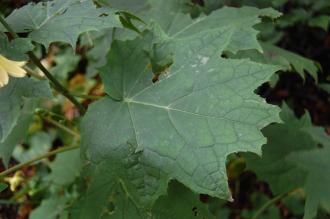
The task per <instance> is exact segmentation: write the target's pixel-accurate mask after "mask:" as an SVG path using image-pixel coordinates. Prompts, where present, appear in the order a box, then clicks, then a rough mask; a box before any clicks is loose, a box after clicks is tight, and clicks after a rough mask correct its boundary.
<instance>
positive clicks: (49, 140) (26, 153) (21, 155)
mask: <svg viewBox="0 0 330 219" xmlns="http://www.w3.org/2000/svg"><path fill="white" fill-rule="evenodd" d="M31 114H32V113H31ZM53 140H54V136H53V135H52V134H51V133H47V132H42V131H40V132H36V133H34V134H33V135H31V136H29V138H28V139H27V140H26V143H27V144H28V145H29V147H28V148H27V147H17V148H15V150H14V153H13V157H14V158H15V159H16V160H17V161H19V162H21V163H23V162H27V161H29V160H31V159H33V158H35V157H37V156H40V155H43V154H45V153H47V152H48V151H49V150H50V149H51V148H52V145H53Z"/></svg>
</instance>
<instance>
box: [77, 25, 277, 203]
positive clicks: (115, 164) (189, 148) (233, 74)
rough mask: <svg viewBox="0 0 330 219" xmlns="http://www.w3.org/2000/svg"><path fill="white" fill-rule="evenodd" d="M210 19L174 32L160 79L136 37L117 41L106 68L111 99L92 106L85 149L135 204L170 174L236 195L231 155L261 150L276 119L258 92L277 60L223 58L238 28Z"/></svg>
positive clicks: (158, 189) (148, 198)
mask: <svg viewBox="0 0 330 219" xmlns="http://www.w3.org/2000/svg"><path fill="white" fill-rule="evenodd" d="M204 25H205V27H202V26H199V28H198V29H196V30H195V31H193V29H194V25H191V26H190V28H185V30H186V31H188V32H190V34H187V33H186V32H185V30H183V31H181V32H178V33H177V34H176V35H175V38H174V36H172V39H173V44H174V46H173V47H174V48H175V51H174V64H173V66H171V67H170V70H169V72H168V73H167V74H166V75H164V76H163V77H162V78H161V79H160V81H159V82H157V83H155V84H153V83H152V82H151V76H152V74H151V72H150V69H149V68H148V63H149V57H148V56H147V55H146V53H145V52H144V50H142V49H141V48H144V43H145V42H144V41H143V40H140V39H136V40H133V41H126V42H121V41H115V42H114V43H113V45H112V48H111V51H110V53H109V55H108V63H107V65H106V66H105V67H104V68H102V69H101V76H102V79H103V81H104V83H105V89H106V92H107V93H108V94H109V96H110V97H107V98H104V99H102V100H100V101H97V102H96V103H94V104H92V105H91V106H90V108H89V110H88V113H87V114H86V116H85V118H84V119H83V122H82V147H83V149H84V150H87V152H88V155H89V157H90V159H91V160H92V161H93V162H96V163H98V162H103V163H107V165H108V166H109V167H108V168H109V170H111V171H110V172H108V173H107V174H108V176H109V177H112V178H115V179H118V180H119V181H120V182H122V184H123V185H124V187H125V191H127V192H128V193H129V196H130V197H131V198H132V199H133V200H134V202H135V203H136V204H138V205H143V206H150V205H151V204H152V203H153V202H154V201H155V200H156V199H157V198H158V197H159V196H160V195H161V194H163V193H164V192H165V191H166V187H167V183H168V181H169V180H171V179H177V180H178V181H180V182H182V183H183V184H185V185H186V186H188V187H189V188H191V189H192V190H194V191H196V192H199V193H205V194H209V195H212V196H216V197H221V198H224V199H231V195H230V193H229V190H228V185H227V176H226V170H225V162H226V157H227V155H228V154H231V153H234V152H237V151H252V152H256V153H259V152H260V146H261V145H262V144H263V143H265V141H266V139H265V138H264V137H263V136H262V134H261V132H260V131H259V130H260V129H261V128H262V127H264V126H265V125H267V124H268V123H270V122H272V121H278V117H277V111H278V110H277V108H275V107H273V106H270V105H268V104H266V103H265V101H264V100H262V98H260V97H259V96H257V95H256V94H254V92H253V91H254V90H255V89H256V88H257V87H258V86H259V85H260V84H262V83H263V82H264V81H267V79H268V78H269V77H270V76H271V75H272V74H273V73H274V72H275V71H276V70H278V67H275V66H269V65H262V64H257V63H253V62H250V61H248V60H228V59H221V58H220V55H221V53H222V52H223V50H224V49H226V48H228V45H229V44H230V43H231V42H232V40H233V37H234V33H235V31H236V27H235V26H234V27H232V26H231V23H229V24H227V25H224V26H222V28H220V27H218V28H213V29H209V28H208V26H207V21H205V23H204ZM235 36H237V35H235ZM109 174H110V175H109Z"/></svg>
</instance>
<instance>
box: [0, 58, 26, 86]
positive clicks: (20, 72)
mask: <svg viewBox="0 0 330 219" xmlns="http://www.w3.org/2000/svg"><path fill="white" fill-rule="evenodd" d="M25 64H26V62H16V61H12V60H9V59H7V58H5V57H4V56H2V55H0V88H1V87H4V86H6V85H7V84H8V82H9V76H11V77H15V78H22V77H24V76H25V75H26V71H25V70H24V69H23V68H22V67H23V66H24V65H25Z"/></svg>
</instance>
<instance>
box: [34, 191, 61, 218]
mask: <svg viewBox="0 0 330 219" xmlns="http://www.w3.org/2000/svg"><path fill="white" fill-rule="evenodd" d="M66 202H67V199H66V198H65V197H59V196H56V195H54V196H52V197H51V198H49V199H44V200H43V201H42V202H41V205H40V206H39V207H37V208H36V209H34V210H33V211H32V212H31V214H30V216H29V219H57V218H59V215H63V214H65V211H64V210H65V208H66V204H67V203H66Z"/></svg>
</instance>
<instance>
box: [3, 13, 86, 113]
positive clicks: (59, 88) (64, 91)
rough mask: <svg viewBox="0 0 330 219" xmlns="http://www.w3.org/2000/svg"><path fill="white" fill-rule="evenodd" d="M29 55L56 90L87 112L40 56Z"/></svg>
mask: <svg viewBox="0 0 330 219" xmlns="http://www.w3.org/2000/svg"><path fill="white" fill-rule="evenodd" d="M0 23H1V24H2V25H3V26H4V27H5V28H6V29H7V30H8V32H9V33H10V34H11V35H12V36H13V37H14V38H19V36H18V35H17V33H15V31H14V30H13V29H12V28H11V27H10V25H9V24H8V23H7V22H6V20H5V19H4V18H3V17H2V16H0ZM28 55H29V57H30V59H31V61H32V62H33V63H34V64H35V65H36V66H37V67H38V68H39V69H40V70H41V71H42V72H43V73H44V74H45V76H46V77H47V78H48V79H49V80H50V81H51V82H52V83H53V85H54V86H53V87H54V89H55V90H56V91H58V92H59V93H61V94H62V95H63V96H65V97H66V98H68V99H69V100H70V101H71V102H72V103H73V104H74V105H75V106H76V107H77V108H78V109H79V111H80V113H81V114H84V113H85V112H86V109H85V107H84V106H83V105H82V104H81V103H80V102H79V101H78V100H77V99H76V98H75V97H74V96H72V95H71V94H70V93H69V91H68V90H67V89H66V88H65V87H64V86H63V85H62V84H61V83H60V82H58V81H57V79H56V78H55V77H53V75H52V74H51V73H50V72H49V71H48V70H47V69H46V68H45V67H44V66H43V65H42V64H41V62H40V60H39V59H38V57H37V56H36V55H35V54H34V53H33V52H32V51H30V52H28Z"/></svg>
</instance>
